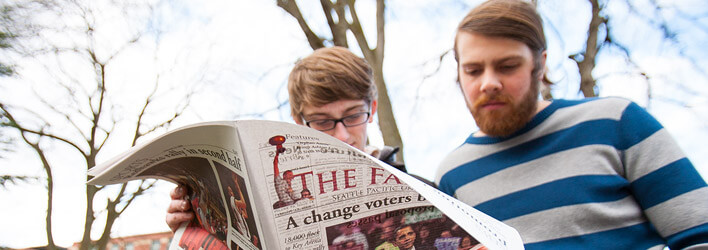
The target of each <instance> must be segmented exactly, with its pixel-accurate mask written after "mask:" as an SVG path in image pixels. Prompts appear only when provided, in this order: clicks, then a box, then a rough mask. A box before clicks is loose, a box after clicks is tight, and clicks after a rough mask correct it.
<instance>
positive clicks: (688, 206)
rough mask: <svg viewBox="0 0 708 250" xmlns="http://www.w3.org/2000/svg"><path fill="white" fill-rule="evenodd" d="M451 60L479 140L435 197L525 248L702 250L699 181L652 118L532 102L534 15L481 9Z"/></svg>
mask: <svg viewBox="0 0 708 250" xmlns="http://www.w3.org/2000/svg"><path fill="white" fill-rule="evenodd" d="M454 51H455V58H456V60H457V64H458V68H457V70H458V81H459V84H460V88H461V90H462V93H463V95H464V98H465V101H466V103H467V106H468V108H469V110H470V112H471V113H472V115H473V116H474V119H475V122H476V123H477V126H478V127H479V131H478V132H475V133H472V135H470V136H469V137H468V138H467V140H466V141H465V143H464V144H463V145H461V146H460V147H458V148H457V149H455V150H454V151H453V152H452V153H451V154H450V155H448V156H447V157H446V159H445V160H444V161H443V162H442V163H441V165H440V168H439V169H438V172H437V176H436V182H437V183H438V184H439V188H440V189H441V190H442V191H444V192H446V193H448V194H450V195H453V196H455V197H457V198H458V199H460V200H462V201H463V202H465V203H467V204H469V205H471V206H474V207H475V208H477V209H479V210H481V211H483V212H485V213H487V214H489V215H491V216H493V217H495V218H496V219H499V220H501V221H503V222H505V223H506V224H508V225H510V226H512V227H514V228H515V229H516V230H518V231H519V233H520V234H521V238H522V239H523V241H524V244H525V247H526V249H590V248H592V249H598V248H600V249H635V248H641V249H649V248H651V249H662V248H664V247H665V246H669V247H670V248H671V249H682V248H688V247H698V248H701V247H702V248H708V187H707V186H706V182H705V181H704V180H703V179H702V178H701V176H700V175H699V174H698V172H697V171H696V170H695V168H694V167H693V165H692V163H691V162H690V161H689V160H688V159H687V158H686V156H685V155H684V154H683V152H682V151H681V150H680V149H679V146H678V145H677V144H676V142H675V141H674V140H673V138H672V137H671V136H670V135H669V133H668V132H667V131H666V129H664V128H663V127H662V126H661V125H660V124H659V123H658V122H657V121H656V120H655V119H654V118H653V117H652V116H651V115H650V114H648V113H647V112H646V111H645V110H644V109H642V108H641V107H639V106H637V105H636V104H634V103H632V102H630V101H627V100H624V99H620V98H592V99H584V100H578V101H570V100H553V101H539V100H538V95H539V90H538V89H539V84H540V80H541V79H542V78H543V75H544V69H545V60H546V41H545V38H544V34H543V27H542V20H541V18H540V16H539V15H538V13H537V12H536V11H535V8H534V6H533V5H532V4H530V3H528V2H523V1H520V0H492V1H488V2H485V3H483V4H481V5H480V6H478V7H477V8H475V9H473V10H472V11H471V12H470V13H469V14H468V15H467V16H466V17H465V18H464V19H463V20H462V22H461V23H460V26H459V27H458V30H457V36H456V38H455V48H454Z"/></svg>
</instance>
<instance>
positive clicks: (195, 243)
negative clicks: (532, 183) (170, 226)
mask: <svg viewBox="0 0 708 250" xmlns="http://www.w3.org/2000/svg"><path fill="white" fill-rule="evenodd" d="M89 175H91V176H94V177H93V178H92V179H91V180H90V181H89V182H88V184H91V185H108V184H114V183H122V182H126V181H129V180H135V179H144V178H159V179H164V180H167V181H170V182H174V183H177V184H182V185H184V186H186V187H187V188H188V189H189V190H190V192H189V193H190V194H189V195H188V197H185V199H188V200H189V201H190V202H191V204H192V208H193V210H194V212H195V215H196V216H195V217H196V218H195V220H194V221H193V222H191V223H189V224H185V225H184V226H183V227H181V228H180V229H179V230H178V231H177V232H176V233H175V236H174V239H173V240H172V245H171V249H286V250H287V249H364V250H366V249H374V250H379V249H417V250H421V249H523V243H522V242H521V238H520V236H519V234H518V233H517V232H516V230H514V229H513V228H511V227H509V226H507V225H505V224H503V223H501V222H499V221H497V220H495V219H494V218H491V217H490V216H488V215H486V214H484V213H481V212H479V211H478V210H476V209H474V208H472V207H470V206H468V205H466V204H464V203H462V202H459V201H458V200H457V199H455V198H453V197H450V196H448V195H446V194H444V193H442V192H439V191H438V190H437V189H435V188H433V187H431V186H429V185H427V184H425V183H423V182H421V181H420V180H418V179H416V178H414V177H412V176H410V175H407V174H405V173H403V172H401V171H399V170H397V169H395V168H393V167H391V166H388V165H387V164H386V163H383V162H381V161H379V160H378V159H375V158H373V157H371V156H369V155H367V154H365V153H364V152H361V151H359V150H358V149H356V148H354V147H351V146H350V145H347V144H345V143H343V142H341V141H339V140H337V139H336V138H334V137H331V136H329V135H327V134H325V133H322V132H320V131H316V130H313V129H310V128H308V127H305V126H300V125H295V124H290V123H284V122H275V121H254V120H243V121H224V122H209V123H200V124H195V125H191V126H187V127H183V128H180V129H177V130H174V131H171V132H168V133H166V134H165V135H162V136H160V137H158V138H156V139H154V140H152V141H150V142H147V143H143V144H141V145H138V146H136V147H133V148H131V149H130V150H128V151H127V152H125V153H123V154H121V155H119V156H116V157H114V158H113V159H111V160H109V161H107V162H106V163H104V164H101V165H98V166H96V167H94V168H92V169H91V170H89Z"/></svg>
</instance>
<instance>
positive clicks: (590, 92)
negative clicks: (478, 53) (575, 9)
mask: <svg viewBox="0 0 708 250" xmlns="http://www.w3.org/2000/svg"><path fill="white" fill-rule="evenodd" d="M538 2H539V4H546V5H549V6H554V4H557V2H554V1H538ZM576 4H577V3H576ZM585 4H587V5H589V7H590V8H589V9H588V10H589V11H590V13H589V14H590V15H589V16H590V20H589V22H588V23H587V26H585V27H584V28H583V30H586V31H587V34H586V37H585V38H586V39H585V44H584V46H583V47H582V49H581V50H580V51H578V52H575V53H572V54H570V55H568V58H570V59H571V60H572V61H573V62H574V63H575V64H576V66H577V70H578V74H579V76H580V86H579V91H580V92H581V93H582V94H583V96H585V97H594V96H598V95H599V94H600V91H601V90H600V89H599V88H598V85H597V83H598V81H602V80H604V79H605V78H608V77H610V76H612V75H620V74H621V75H625V76H628V77H635V78H639V79H643V80H644V81H645V82H646V85H647V92H646V96H647V99H649V100H651V99H652V98H654V97H655V96H653V95H652V87H651V85H652V84H659V83H661V84H668V85H675V87H678V89H684V90H685V91H684V92H683V93H681V96H684V95H686V94H687V95H695V92H696V91H695V90H692V87H690V86H686V85H685V84H682V83H681V82H680V80H672V79H671V78H672V77H673V76H669V77H663V76H661V75H660V74H657V73H653V72H651V71H650V70H649V69H647V68H645V67H646V66H645V64H643V63H642V62H641V58H642V57H646V56H647V55H663V56H671V57H678V58H682V59H683V60H685V61H687V62H689V65H690V66H689V67H688V69H686V70H687V71H691V72H693V73H695V74H697V75H699V76H701V77H702V78H703V79H704V80H705V79H706V76H707V73H708V69H707V68H706V67H704V66H701V65H705V64H704V63H701V62H700V60H702V59H703V58H705V54H704V53H693V52H691V51H696V50H698V51H700V50H701V49H700V48H701V47H703V44H705V39H706V38H705V37H706V35H708V24H707V23H706V21H705V20H706V17H708V14H707V13H705V10H700V9H696V10H693V11H690V10H689V9H690V8H691V7H688V6H691V4H690V3H685V2H684V3H681V2H672V1H666V2H664V1H656V0H651V1H635V0H624V1H602V0H587V2H586V3H585ZM543 10H548V11H546V12H543ZM541 12H542V14H545V15H546V16H547V17H551V16H552V15H557V13H564V11H560V12H559V11H557V9H555V8H553V9H542V10H541ZM550 19H554V18H550ZM555 20H559V19H557V18H555ZM549 23H550V25H551V29H553V28H555V27H557V26H556V25H558V22H555V23H554V22H552V21H551V22H549ZM580 27H582V26H577V25H576V28H580ZM557 32H559V31H557ZM559 33H560V32H559ZM558 36H559V39H561V40H563V34H562V33H561V34H558ZM691 41H692V42H691ZM701 41H703V42H701ZM652 44H657V45H652ZM652 47H654V48H652ZM611 57H619V58H622V60H624V61H625V62H626V64H627V67H624V68H620V69H617V70H610V71H608V70H604V71H603V72H602V73H599V72H597V71H596V69H597V65H598V63H599V62H600V61H601V60H605V61H607V59H608V58H611ZM606 83H607V82H606ZM607 84H618V83H607ZM698 94H700V93H698ZM668 98H674V101H675V102H679V103H680V102H681V101H679V100H678V99H681V98H680V97H668Z"/></svg>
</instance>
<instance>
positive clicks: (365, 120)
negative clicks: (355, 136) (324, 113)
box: [302, 111, 371, 131]
mask: <svg viewBox="0 0 708 250" xmlns="http://www.w3.org/2000/svg"><path fill="white" fill-rule="evenodd" d="M362 114H366V117H365V118H364V121H363V122H361V123H357V124H347V123H345V122H344V120H346V119H348V118H352V117H355V116H359V115H362ZM370 117H371V112H370V111H366V112H359V113H355V114H351V115H348V116H345V117H342V118H339V119H315V120H309V121H308V120H305V117H303V118H302V119H303V120H305V125H307V126H308V127H310V128H312V127H311V126H310V123H311V122H319V121H332V122H334V123H332V127H331V128H328V129H322V130H320V129H317V130H319V131H329V130H332V129H334V128H336V127H337V123H340V122H341V123H342V125H344V127H347V128H349V127H355V126H359V125H362V124H364V123H366V122H368V121H369V118H370Z"/></svg>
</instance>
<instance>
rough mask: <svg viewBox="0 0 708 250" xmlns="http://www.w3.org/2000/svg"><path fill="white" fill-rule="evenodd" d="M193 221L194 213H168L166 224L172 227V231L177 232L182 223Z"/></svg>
mask: <svg viewBox="0 0 708 250" xmlns="http://www.w3.org/2000/svg"><path fill="white" fill-rule="evenodd" d="M192 219H194V213H192V212H188V213H185V212H180V213H167V217H166V218H165V222H167V226H169V227H170V230H172V232H175V231H177V228H179V226H180V225H181V224H182V223H184V222H188V221H191V220H192Z"/></svg>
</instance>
